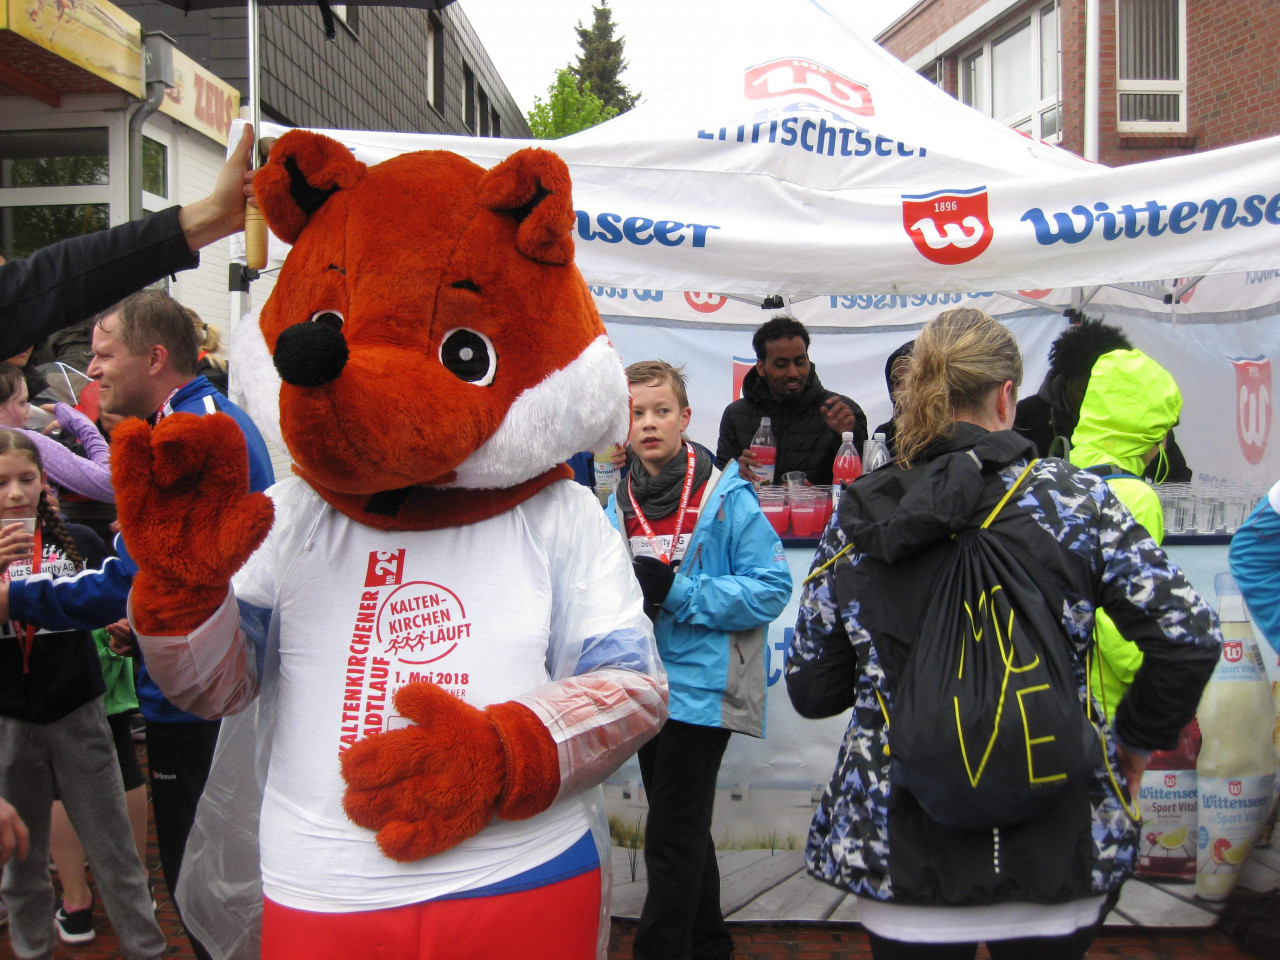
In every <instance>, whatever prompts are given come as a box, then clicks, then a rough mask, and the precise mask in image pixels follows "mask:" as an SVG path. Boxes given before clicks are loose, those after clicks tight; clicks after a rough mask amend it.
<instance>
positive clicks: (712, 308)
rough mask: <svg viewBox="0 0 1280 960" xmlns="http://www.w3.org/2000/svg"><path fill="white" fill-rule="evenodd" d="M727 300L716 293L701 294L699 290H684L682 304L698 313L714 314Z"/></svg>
mask: <svg viewBox="0 0 1280 960" xmlns="http://www.w3.org/2000/svg"><path fill="white" fill-rule="evenodd" d="M728 300H729V298H728V297H725V296H721V295H720V294H718V293H703V292H702V291H701V290H686V291H685V292H684V302H685V303H687V304H689V306H691V307H693V309H695V310H697V311H698V312H699V313H715V312H716V311H717V310H719V309H720V308H721V307H723V306H724V305H725V304H726V303H727V302H728Z"/></svg>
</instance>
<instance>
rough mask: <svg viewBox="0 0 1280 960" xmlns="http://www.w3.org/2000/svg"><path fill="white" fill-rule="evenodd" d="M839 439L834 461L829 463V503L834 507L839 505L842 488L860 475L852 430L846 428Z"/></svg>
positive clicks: (860, 468) (859, 465)
mask: <svg viewBox="0 0 1280 960" xmlns="http://www.w3.org/2000/svg"><path fill="white" fill-rule="evenodd" d="M840 440H841V443H840V449H839V450H837V451H836V459H835V463H833V464H832V465H831V503H832V506H833V507H836V508H838V507H839V506H840V494H841V493H842V492H843V491H844V488H845V487H846V486H848V485H849V484H851V483H853V481H855V480H857V479H858V477H860V476H862V458H861V457H859V456H858V446H857V444H855V443H854V442H853V431H851V430H846V431H845V432H844V433H842V434H841V435H840Z"/></svg>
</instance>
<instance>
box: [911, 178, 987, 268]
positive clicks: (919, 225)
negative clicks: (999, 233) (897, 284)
mask: <svg viewBox="0 0 1280 960" xmlns="http://www.w3.org/2000/svg"><path fill="white" fill-rule="evenodd" d="M902 226H903V229H905V230H906V231H907V235H908V236H910V237H911V242H912V243H914V244H915V245H916V249H917V250H919V251H920V253H921V254H922V255H923V256H924V257H925V259H927V260H932V261H933V262H934V263H940V264H943V265H944V266H949V267H953V266H955V265H956V264H960V263H968V262H969V261H970V260H974V259H976V258H977V257H979V256H981V255H982V252H983V251H984V250H986V249H987V247H989V246H991V240H992V237H994V236H995V231H994V230H992V229H991V221H990V220H989V219H988V217H987V188H986V187H975V188H973V189H971V190H935V191H934V192H933V193H925V194H919V195H916V196H909V195H907V194H903V196H902Z"/></svg>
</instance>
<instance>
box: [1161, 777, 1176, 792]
mask: <svg viewBox="0 0 1280 960" xmlns="http://www.w3.org/2000/svg"><path fill="white" fill-rule="evenodd" d="M1164 785H1165V786H1166V787H1168V788H1169V789H1170V790H1172V789H1173V788H1174V787H1176V786H1177V785H1178V775H1177V774H1176V773H1166V774H1165V775H1164Z"/></svg>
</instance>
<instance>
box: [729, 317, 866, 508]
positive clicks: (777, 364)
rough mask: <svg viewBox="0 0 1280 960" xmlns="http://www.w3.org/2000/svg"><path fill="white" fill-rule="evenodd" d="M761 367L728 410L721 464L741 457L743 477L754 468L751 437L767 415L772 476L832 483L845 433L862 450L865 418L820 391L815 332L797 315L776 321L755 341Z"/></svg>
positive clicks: (859, 411) (763, 327)
mask: <svg viewBox="0 0 1280 960" xmlns="http://www.w3.org/2000/svg"><path fill="white" fill-rule="evenodd" d="M751 345H752V346H753V347H754V348H755V351H756V366H755V369H754V370H750V371H748V372H747V375H746V377H745V378H744V379H743V381H742V399H740V400H735V401H734V402H733V403H731V404H729V406H727V407H725V409H724V414H723V415H722V416H721V418H720V440H719V442H718V443H717V444H716V466H718V467H721V468H723V467H724V465H725V464H726V463H728V462H729V461H730V460H733V459H735V458H736V459H737V461H738V467H739V469H740V470H741V471H742V472H743V474H744V475H746V476H748V477H751V476H752V473H753V471H754V468H755V467H756V462H755V458H754V457H753V456H752V455H751V449H750V448H751V438H752V437H754V436H755V434H756V431H757V430H758V429H759V428H760V418H761V417H768V418H769V420H770V426H771V427H772V428H773V436H774V440H775V442H776V443H777V445H778V461H777V467H776V469H775V472H774V477H775V478H776V480H777V481H778V482H781V480H782V476H783V474H786V473H790V472H791V471H793V470H799V471H801V472H802V473H803V474H804V475H805V479H806V480H808V481H809V482H810V483H830V482H831V465H832V463H833V462H834V461H835V458H836V451H837V450H839V449H840V435H841V434H842V433H844V432H845V431H851V432H852V433H853V441H854V443H856V444H857V446H858V452H859V453H861V452H862V444H863V441H865V440H866V439H867V415H866V414H865V413H863V412H862V408H861V407H859V406H858V405H857V404H856V403H854V402H853V401H852V400H850V399H849V398H848V397H845V396H841V395H840V394H838V393H833V392H832V391H830V390H827V389H826V388H824V387H823V386H822V381H821V380H819V379H818V371H817V368H816V367H814V365H813V364H812V363H810V362H809V331H808V330H806V329H805V327H804V324H803V323H801V322H800V321H799V320H796V319H795V318H793V317H788V316H776V317H774V318H773V319H772V320H769V321H767V322H766V323H764V324H762V325H761V326H760V328H759V329H758V330H756V332H755V336H753V337H752V338H751Z"/></svg>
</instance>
